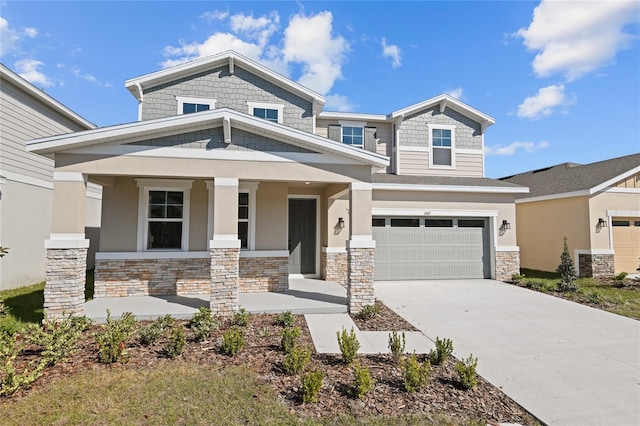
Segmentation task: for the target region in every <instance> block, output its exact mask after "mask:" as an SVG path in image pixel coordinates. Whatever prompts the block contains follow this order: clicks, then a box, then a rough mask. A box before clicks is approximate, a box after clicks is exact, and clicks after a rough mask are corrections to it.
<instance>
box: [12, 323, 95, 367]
mask: <svg viewBox="0 0 640 426" xmlns="http://www.w3.org/2000/svg"><path fill="white" fill-rule="evenodd" d="M90 324H91V320H90V319H88V318H87V317H85V316H82V317H73V316H71V315H69V316H67V317H65V318H64V319H62V320H57V319H52V320H47V321H45V323H44V324H43V325H42V326H40V325H35V324H30V325H29V326H28V327H27V330H26V333H25V336H24V337H25V340H26V341H27V342H29V343H31V344H34V345H38V346H42V347H43V348H44V349H43V351H42V354H41V355H42V357H43V360H44V361H45V364H46V365H47V366H48V365H55V364H57V363H58V361H60V360H62V359H64V358H67V357H68V356H69V355H71V354H72V353H73V352H74V351H75V347H76V342H77V341H78V338H79V337H80V335H81V334H82V332H83V331H84V330H86V329H87V327H89V325H90Z"/></svg>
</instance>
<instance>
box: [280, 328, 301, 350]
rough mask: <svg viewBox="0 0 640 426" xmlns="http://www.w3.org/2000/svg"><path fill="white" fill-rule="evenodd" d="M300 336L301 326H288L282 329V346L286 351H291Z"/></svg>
mask: <svg viewBox="0 0 640 426" xmlns="http://www.w3.org/2000/svg"><path fill="white" fill-rule="evenodd" d="M298 337H300V328H299V327H287V328H285V329H284V330H282V340H281V341H280V347H281V348H282V350H283V351H284V353H287V354H288V353H289V352H291V350H293V347H294V346H295V345H296V340H297V339H298Z"/></svg>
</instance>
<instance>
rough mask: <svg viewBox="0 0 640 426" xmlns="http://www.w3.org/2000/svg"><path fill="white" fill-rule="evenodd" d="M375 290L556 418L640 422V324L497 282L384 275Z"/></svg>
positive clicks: (529, 404) (546, 416)
mask: <svg viewBox="0 0 640 426" xmlns="http://www.w3.org/2000/svg"><path fill="white" fill-rule="evenodd" d="M375 292H376V297H377V298H379V299H381V300H382V301H383V302H384V303H385V304H386V305H387V306H388V307H389V308H391V309H393V310H394V311H396V312H397V313H398V314H400V315H402V316H403V317H404V318H405V319H407V320H408V321H409V322H411V323H412V324H413V325H414V326H415V327H417V328H418V329H420V330H422V331H423V332H424V333H425V335H427V336H428V337H429V338H430V339H431V340H435V338H436V336H439V337H448V338H450V339H452V340H453V344H454V347H455V352H454V353H455V355H456V356H457V357H458V358H460V357H467V356H468V355H469V354H471V353H473V355H474V356H477V357H478V359H479V363H478V373H479V374H480V375H482V376H483V377H484V378H486V379H487V380H489V381H490V382H491V383H492V384H494V385H495V386H498V387H500V388H502V390H503V391H504V392H505V393H507V394H508V395H509V396H511V397H512V398H513V399H515V400H516V401H517V402H518V403H520V404H521V405H522V406H524V407H525V408H526V409H527V410H529V411H530V412H532V413H533V414H534V415H535V416H537V417H538V418H540V419H541V420H542V421H544V422H545V423H547V424H550V425H576V426H577V425H579V426H587V425H598V426H600V425H608V426H618V425H620V426H627V425H638V424H640V322H638V321H635V320H632V319H629V318H625V317H621V316H618V315H614V314H610V313H608V312H604V311H600V310H597V309H593V308H589V307H586V306H582V305H579V304H577V303H573V302H569V301H566V300H563V299H559V298H555V297H553V296H549V295H545V294H541V293H537V292H534V291H531V290H527V289H523V288H519V287H516V286H513V285H509V284H504V283H501V282H498V281H491V280H465V281H422V282H377V283H376V284H375Z"/></svg>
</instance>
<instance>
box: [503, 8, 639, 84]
mask: <svg viewBox="0 0 640 426" xmlns="http://www.w3.org/2000/svg"><path fill="white" fill-rule="evenodd" d="M639 12H640V2H637V1H580V2H577V1H549V0H543V1H542V2H541V3H540V4H539V5H538V6H537V7H536V8H535V9H534V11H533V20H532V21H531V23H530V24H529V27H528V28H520V29H519V30H518V31H517V32H516V33H515V34H514V36H516V37H521V38H522V39H523V43H524V45H525V46H527V48H528V49H530V50H533V51H536V52H538V53H537V54H536V57H535V59H534V61H533V70H534V72H535V73H536V74H537V75H538V76H540V77H547V76H550V75H552V74H555V73H560V74H563V75H565V77H566V78H567V79H568V80H570V81H571V80H574V79H576V78H578V77H580V76H583V75H585V74H587V73H589V72H591V71H594V70H596V69H598V68H601V67H603V66H606V65H608V64H610V63H611V62H613V60H614V58H615V56H616V54H617V52H619V51H620V50H623V49H625V48H627V47H629V45H630V43H631V41H633V40H635V39H637V33H636V34H632V33H630V32H627V30H628V29H629V25H630V24H632V25H633V24H636V25H637V22H638V13H639ZM636 28H637V27H636Z"/></svg>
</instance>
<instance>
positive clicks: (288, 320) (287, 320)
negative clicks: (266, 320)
mask: <svg viewBox="0 0 640 426" xmlns="http://www.w3.org/2000/svg"><path fill="white" fill-rule="evenodd" d="M295 322H296V318H295V316H294V315H293V314H292V313H291V311H286V312H282V313H280V314H278V316H277V317H276V325H279V326H280V327H293V325H294V324H295Z"/></svg>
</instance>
